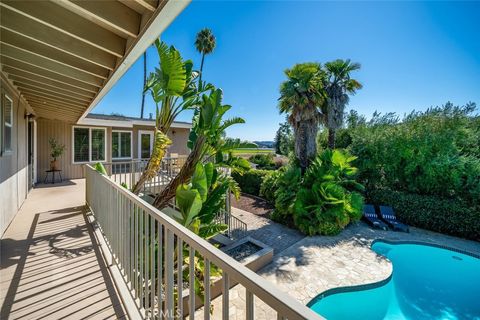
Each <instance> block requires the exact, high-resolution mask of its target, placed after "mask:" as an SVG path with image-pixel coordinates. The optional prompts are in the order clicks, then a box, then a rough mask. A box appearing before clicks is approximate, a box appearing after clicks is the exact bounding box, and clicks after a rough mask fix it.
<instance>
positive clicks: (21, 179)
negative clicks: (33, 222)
mask: <svg viewBox="0 0 480 320" xmlns="http://www.w3.org/2000/svg"><path fill="white" fill-rule="evenodd" d="M4 95H7V96H8V97H9V98H10V99H12V101H13V126H12V152H9V153H6V154H3V155H0V235H3V233H4V232H5V230H6V229H7V227H8V225H9V224H10V222H11V221H12V219H13V217H15V215H16V214H17V212H18V209H19V208H20V207H21V205H22V204H23V201H24V200H25V198H26V197H27V193H28V181H27V179H28V171H27V170H28V161H27V159H28V156H27V146H28V144H27V121H28V120H27V119H26V118H25V113H26V110H27V106H26V104H25V103H24V102H23V101H21V100H20V99H19V94H18V91H16V90H15V89H14V88H13V87H12V86H11V85H10V84H8V83H7V82H6V81H5V80H4V76H3V74H2V78H1V86H0V99H3V96H4ZM0 118H1V117H0ZM0 130H3V124H2V123H0ZM2 137H3V135H2Z"/></svg>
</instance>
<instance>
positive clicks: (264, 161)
mask: <svg viewBox="0 0 480 320" xmlns="http://www.w3.org/2000/svg"><path fill="white" fill-rule="evenodd" d="M248 160H249V161H250V162H252V163H255V164H256V165H257V169H265V170H275V169H276V168H277V167H276V164H275V162H274V161H273V154H272V153H269V154H261V153H258V154H255V155H253V156H251V157H250V158H249V159H248Z"/></svg>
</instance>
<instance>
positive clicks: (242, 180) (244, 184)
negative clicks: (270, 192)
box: [232, 169, 270, 196]
mask: <svg viewBox="0 0 480 320" xmlns="http://www.w3.org/2000/svg"><path fill="white" fill-rule="evenodd" d="M269 172H270V171H268V170H257V169H250V170H248V171H245V172H243V173H238V172H233V173H232V177H233V179H234V180H235V181H236V182H237V183H238V185H239V186H240V189H241V190H242V192H244V193H248V194H251V195H254V196H259V195H260V186H261V185H262V181H263V177H264V176H265V175H267V174H268V173H269Z"/></svg>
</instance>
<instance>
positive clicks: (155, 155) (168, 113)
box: [132, 40, 209, 194]
mask: <svg viewBox="0 0 480 320" xmlns="http://www.w3.org/2000/svg"><path fill="white" fill-rule="evenodd" d="M155 47H156V48H157V53H158V57H159V60H160V65H159V68H155V71H154V72H152V73H151V74H150V76H149V77H148V80H147V83H146V86H145V88H144V91H145V92H149V93H150V94H151V96H152V99H153V101H154V102H155V111H156V112H155V135H154V143H153V149H152V154H151V156H150V160H149V161H148V164H147V166H146V168H145V170H144V172H143V173H142V175H141V177H140V179H139V180H138V182H137V183H136V184H135V186H134V187H133V189H132V191H133V192H134V193H135V194H138V193H139V192H140V191H141V189H142V187H143V185H144V183H145V182H146V181H148V180H150V179H152V178H153V177H155V175H156V174H157V172H158V170H159V169H160V166H161V162H162V159H163V157H164V155H165V152H166V150H167V148H168V147H169V145H170V144H171V143H172V142H171V140H170V139H169V138H168V136H167V132H168V130H169V129H170V127H171V125H172V123H173V121H175V119H176V118H177V116H178V115H179V114H180V113H181V112H182V111H184V110H187V109H191V108H194V107H195V106H196V105H197V104H198V102H199V98H198V97H199V90H198V89H197V85H196V80H197V78H198V72H197V71H194V70H193V62H192V61H191V60H183V58H182V56H181V55H180V52H179V51H178V50H177V49H176V48H175V47H173V46H170V47H169V46H168V45H167V44H166V43H165V42H161V41H160V40H156V41H155ZM208 88H209V86H205V90H208Z"/></svg>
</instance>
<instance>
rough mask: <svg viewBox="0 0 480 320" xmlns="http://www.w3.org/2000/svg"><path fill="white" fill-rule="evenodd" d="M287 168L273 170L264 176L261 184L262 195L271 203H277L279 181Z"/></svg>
mask: <svg viewBox="0 0 480 320" xmlns="http://www.w3.org/2000/svg"><path fill="white" fill-rule="evenodd" d="M284 171H285V169H283V168H280V169H279V170H271V171H269V172H268V173H267V174H266V175H265V176H264V177H263V181H262V184H261V185H260V196H262V197H263V198H264V199H265V200H267V202H269V203H270V204H275V192H276V191H277V190H278V187H279V186H278V182H279V180H280V177H282V175H283V172H284Z"/></svg>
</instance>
